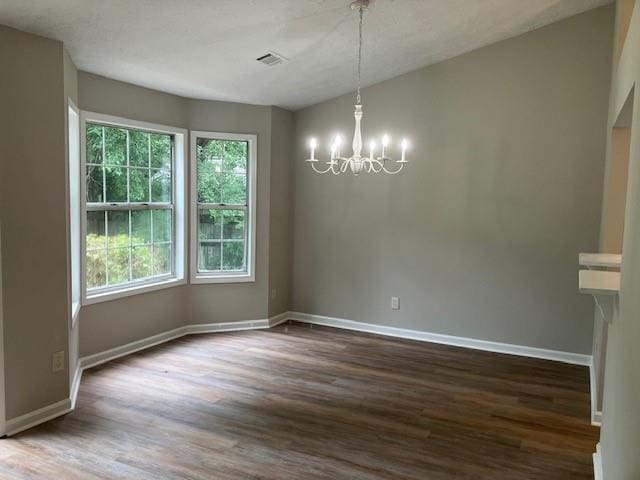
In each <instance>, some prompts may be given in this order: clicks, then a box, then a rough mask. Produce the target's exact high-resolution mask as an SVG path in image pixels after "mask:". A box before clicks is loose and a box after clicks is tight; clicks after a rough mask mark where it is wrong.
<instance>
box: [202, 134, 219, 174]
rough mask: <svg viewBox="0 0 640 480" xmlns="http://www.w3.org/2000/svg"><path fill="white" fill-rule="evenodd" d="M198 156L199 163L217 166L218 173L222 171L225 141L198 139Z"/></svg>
mask: <svg viewBox="0 0 640 480" xmlns="http://www.w3.org/2000/svg"><path fill="white" fill-rule="evenodd" d="M196 155H197V158H198V161H199V162H208V163H211V164H217V165H218V171H220V168H221V166H222V157H223V155H224V141H223V140H214V139H210V138H198V139H197V141H196Z"/></svg>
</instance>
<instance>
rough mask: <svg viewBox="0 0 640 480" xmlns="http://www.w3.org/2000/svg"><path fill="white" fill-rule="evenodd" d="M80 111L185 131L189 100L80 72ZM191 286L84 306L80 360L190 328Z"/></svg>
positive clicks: (80, 338)
mask: <svg viewBox="0 0 640 480" xmlns="http://www.w3.org/2000/svg"><path fill="white" fill-rule="evenodd" d="M78 102H79V105H78V107H79V108H80V109H81V110H85V111H89V112H97V113H104V114H108V115H115V116H118V117H123V118H127V119H132V120H140V121H144V122H151V123H158V124H161V125H168V126H173V127H180V128H186V125H187V123H188V113H187V101H186V99H183V98H181V97H177V96H175V95H170V94H166V93H162V92H158V91H155V90H150V89H147V88H142V87H138V86H135V85H131V84H127V83H124V82H118V81H116V80H111V79H108V78H105V77H101V76H98V75H92V74H89V73H86V72H82V71H81V72H78ZM186 289H187V287H186V286H177V287H173V288H168V289H164V290H158V291H154V292H148V293H143V294H140V295H133V296H131V297H125V298H120V299H117V300H112V301H109V302H102V303H96V304H93V305H83V306H82V308H81V310H80V317H79V320H78V323H79V324H80V337H79V350H80V356H85V355H91V354H94V353H98V352H102V351H104V350H108V349H110V348H114V347H117V346H121V345H125V344H127V343H130V342H133V341H136V340H140V339H143V338H146V337H149V336H152V335H156V334H158V333H162V332H166V331H169V330H173V329H175V328H178V327H181V326H183V325H185V324H186V323H187V320H188V313H187V308H186V295H187V291H186Z"/></svg>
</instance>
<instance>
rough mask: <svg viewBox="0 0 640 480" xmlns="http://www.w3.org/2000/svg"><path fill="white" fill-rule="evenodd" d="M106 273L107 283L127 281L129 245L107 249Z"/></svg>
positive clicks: (115, 283)
mask: <svg viewBox="0 0 640 480" xmlns="http://www.w3.org/2000/svg"><path fill="white" fill-rule="evenodd" d="M107 274H108V276H109V277H108V278H109V285H117V284H119V283H125V282H128V281H129V247H127V248H115V249H113V248H111V247H110V248H109V249H108V250H107Z"/></svg>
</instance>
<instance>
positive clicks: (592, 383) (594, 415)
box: [589, 358, 602, 427]
mask: <svg viewBox="0 0 640 480" xmlns="http://www.w3.org/2000/svg"><path fill="white" fill-rule="evenodd" d="M589 392H590V393H591V425H594V426H596V427H600V426H602V411H600V410H598V390H597V388H596V368H595V365H594V361H593V358H592V359H591V363H590V364H589Z"/></svg>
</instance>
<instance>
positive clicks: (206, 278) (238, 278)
mask: <svg viewBox="0 0 640 480" xmlns="http://www.w3.org/2000/svg"><path fill="white" fill-rule="evenodd" d="M255 281H256V277H255V275H253V274H251V273H239V274H237V275H215V274H213V275H207V274H202V273H201V274H198V275H195V276H192V277H191V283H193V284H203V283H250V282H255Z"/></svg>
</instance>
